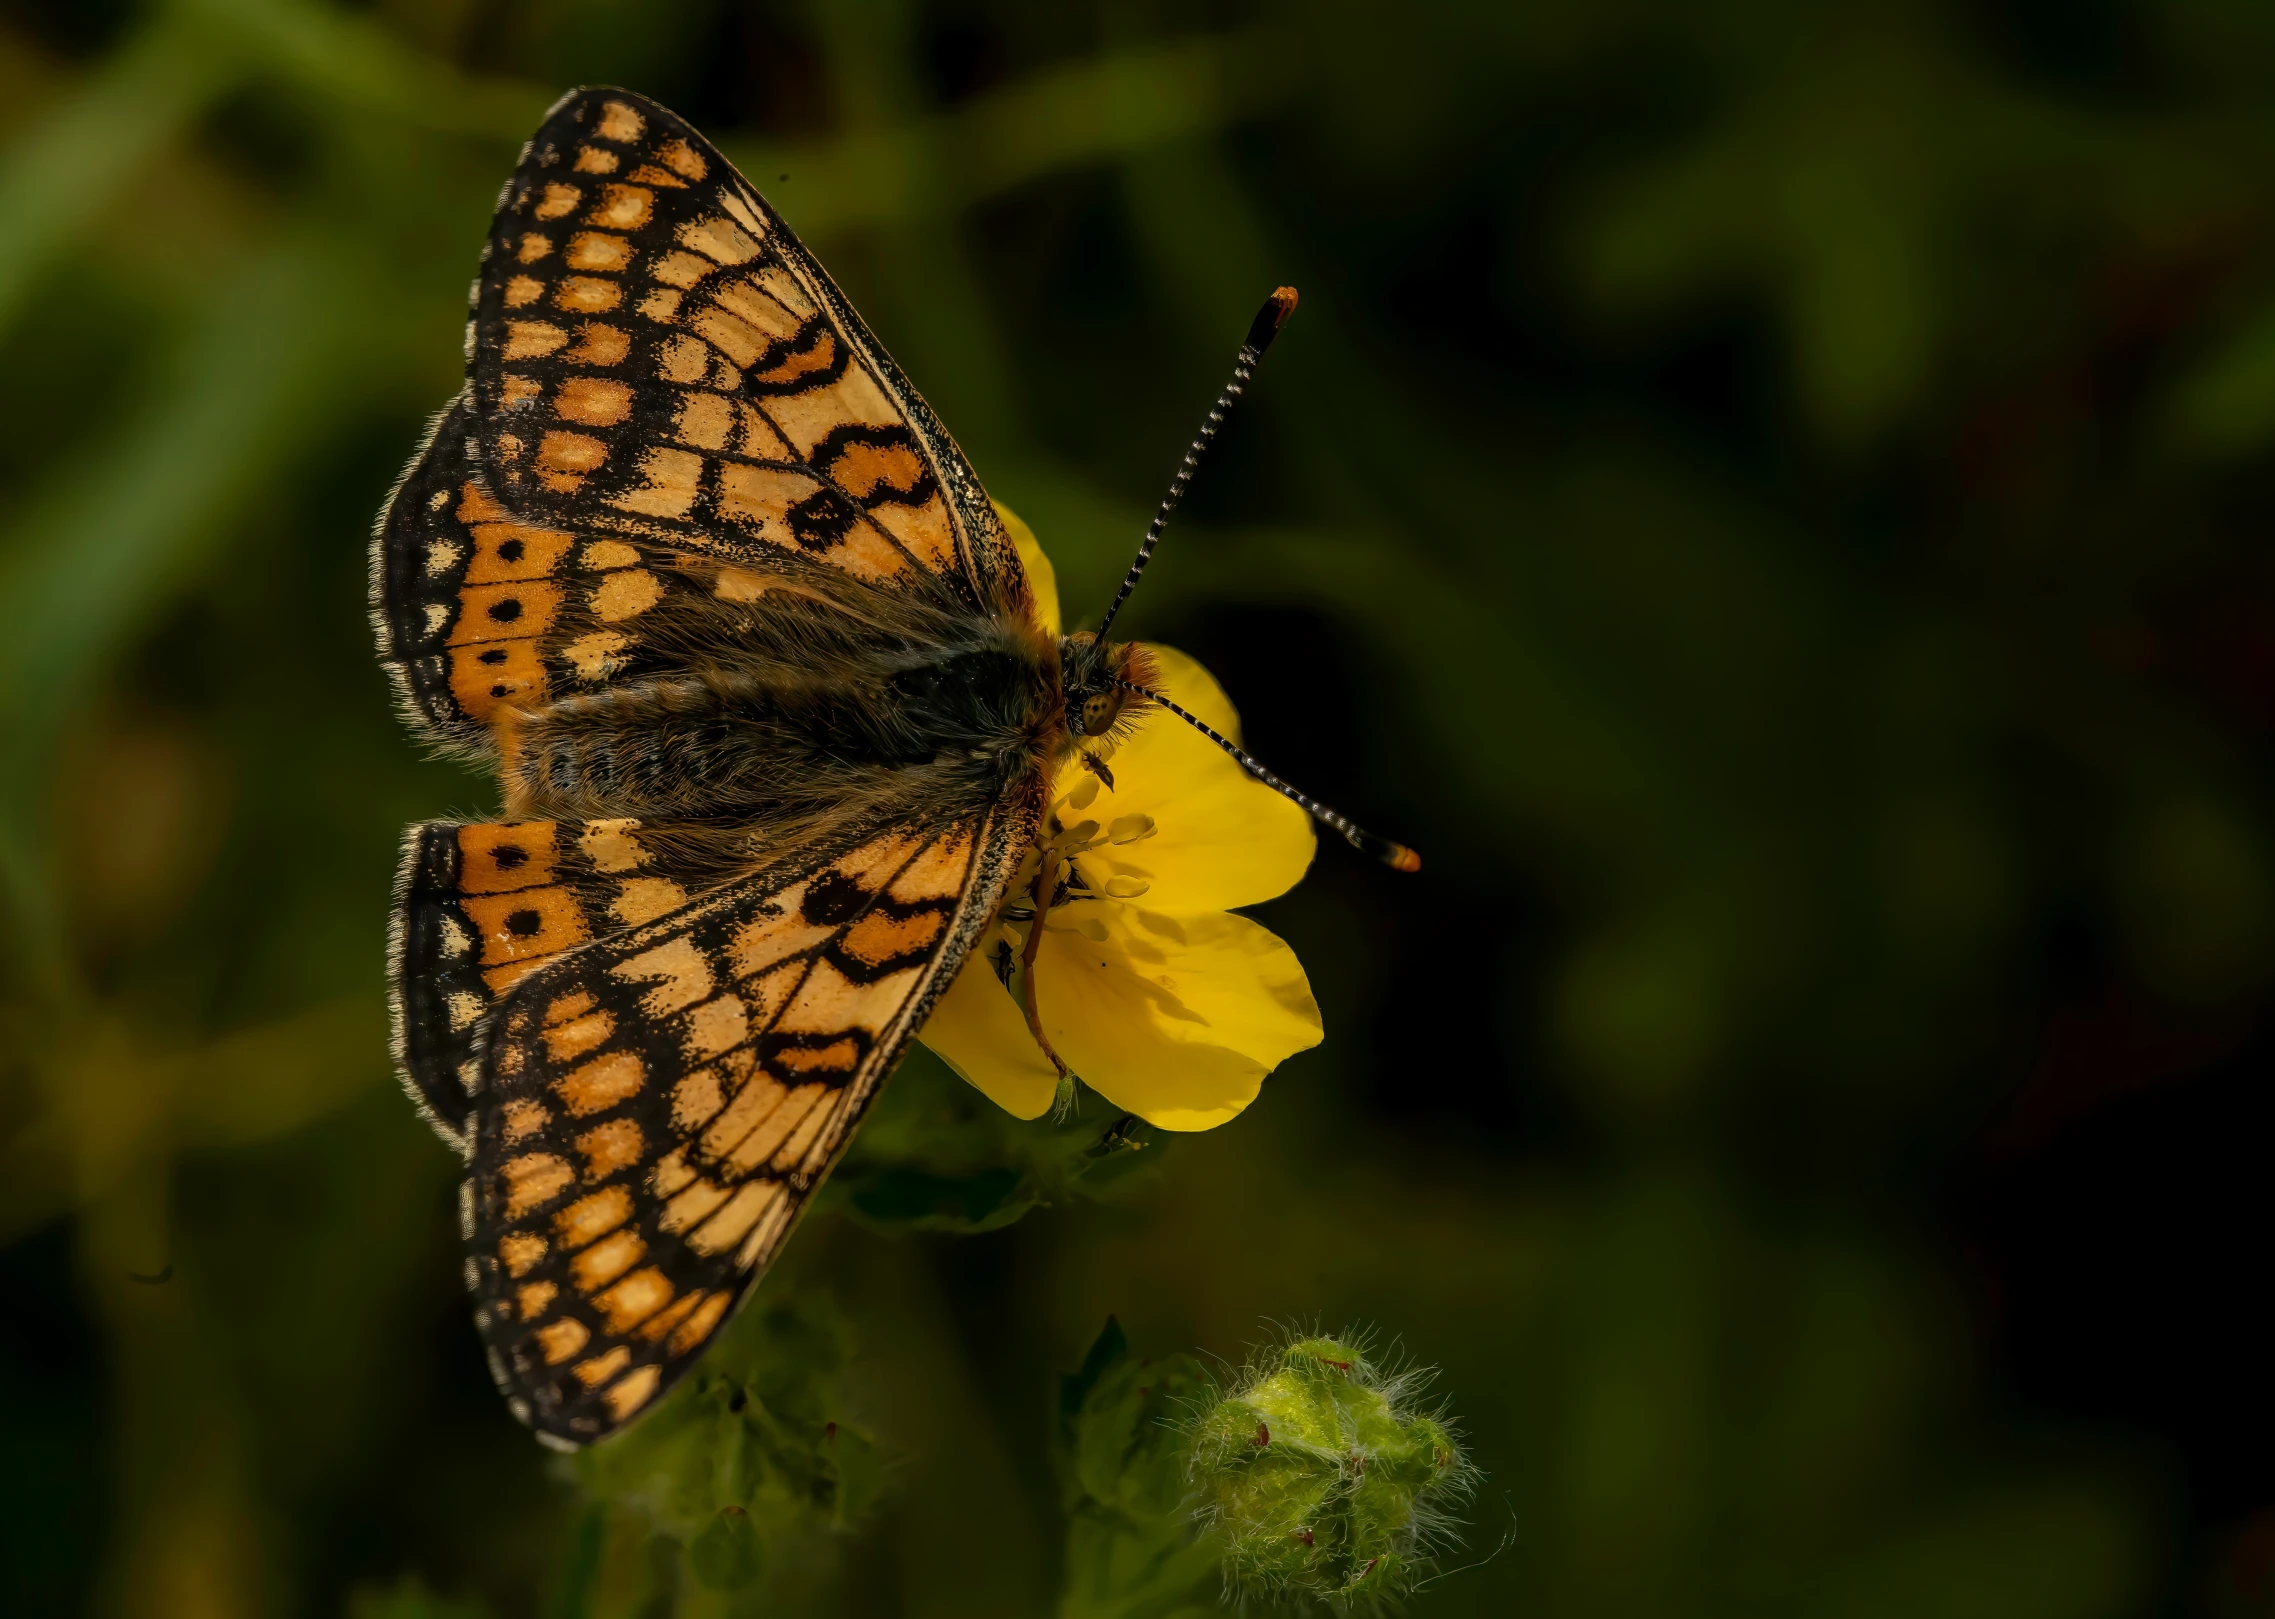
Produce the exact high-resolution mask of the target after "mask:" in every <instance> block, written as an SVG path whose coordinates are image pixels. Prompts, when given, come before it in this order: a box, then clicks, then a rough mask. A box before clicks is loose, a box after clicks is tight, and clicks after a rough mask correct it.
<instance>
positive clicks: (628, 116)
mask: <svg viewBox="0 0 2275 1619" xmlns="http://www.w3.org/2000/svg"><path fill="white" fill-rule="evenodd" d="M647 132H648V121H647V119H645V118H643V117H642V116H640V110H639V109H638V108H637V107H634V106H632V105H631V104H630V103H629V102H623V101H608V102H603V103H602V104H601V109H600V130H599V134H600V138H601V139H602V140H607V141H614V142H616V143H617V144H618V145H619V146H629V145H630V144H631V143H632V142H634V141H636V140H638V139H639V138H640V137H641V136H642V135H645V134H646V133H647Z"/></svg>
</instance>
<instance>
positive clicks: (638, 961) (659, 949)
mask: <svg viewBox="0 0 2275 1619" xmlns="http://www.w3.org/2000/svg"><path fill="white" fill-rule="evenodd" d="M608 971H609V974H610V976H611V977H615V978H621V979H623V980H625V981H626V982H627V983H653V984H654V985H655V986H656V987H655V988H653V989H651V990H649V991H648V992H647V993H646V994H645V995H643V996H641V997H640V1006H641V1009H642V1010H644V1011H645V1012H646V1013H647V1014H648V1016H650V1017H664V1016H667V1015H668V1014H670V1013H672V1012H676V1011H678V1010H679V1009H680V1008H681V1007H683V1006H693V1005H694V1004H695V1003H696V1002H697V1001H699V1000H702V999H703V998H704V997H706V996H708V995H709V994H710V993H711V990H712V978H711V964H710V963H709V962H708V961H705V960H704V959H703V952H702V951H701V950H699V949H697V948H696V947H695V942H694V941H693V940H692V939H689V938H687V937H686V936H685V935H682V936H681V937H679V938H676V939H670V940H666V941H665V942H664V943H662V944H659V945H657V946H656V947H655V948H654V949H652V950H644V951H642V952H641V953H640V954H638V955H636V956H634V957H632V958H631V959H630V960H627V961H620V962H618V963H617V964H616V965H614V966H613V967H611V968H609V969H608Z"/></svg>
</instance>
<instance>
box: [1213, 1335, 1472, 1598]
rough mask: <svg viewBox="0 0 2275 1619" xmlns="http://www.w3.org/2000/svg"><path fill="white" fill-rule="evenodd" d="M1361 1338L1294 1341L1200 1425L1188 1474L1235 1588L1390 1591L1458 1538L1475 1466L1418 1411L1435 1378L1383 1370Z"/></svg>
mask: <svg viewBox="0 0 2275 1619" xmlns="http://www.w3.org/2000/svg"><path fill="white" fill-rule="evenodd" d="M1365 1347H1366V1346H1365V1343H1364V1341H1363V1340H1361V1339H1359V1338H1357V1337H1354V1336H1352V1335H1349V1334H1346V1335H1345V1336H1343V1337H1341V1338H1299V1339H1296V1340H1294V1341H1293V1342H1290V1343H1288V1344H1286V1345H1284V1346H1283V1347H1281V1348H1280V1349H1278V1350H1277V1351H1275V1352H1273V1353H1270V1354H1268V1355H1266V1356H1264V1357H1263V1358H1261V1359H1259V1360H1258V1361H1256V1362H1254V1363H1252V1364H1251V1365H1250V1366H1249V1368H1248V1370H1247V1371H1246V1372H1244V1373H1243V1374H1242V1375H1241V1376H1240V1378H1239V1379H1238V1380H1237V1381H1236V1384H1235V1386H1234V1387H1232V1388H1231V1389H1229V1390H1225V1389H1219V1390H1217V1391H1216V1393H1215V1395H1214V1397H1213V1398H1212V1399H1210V1400H1209V1401H1208V1402H1207V1404H1206V1405H1205V1407H1204V1409H1203V1410H1202V1411H1201V1413H1200V1415H1199V1417H1198V1418H1197V1420H1196V1421H1195V1422H1194V1424H1193V1427H1192V1439H1191V1450H1190V1459H1189V1462H1188V1470H1187V1477H1188V1479H1189V1481H1190V1482H1191V1484H1192V1486H1193V1489H1194V1497H1195V1511H1196V1514H1197V1516H1198V1517H1199V1518H1200V1520H1201V1522H1202V1523H1203V1524H1205V1525H1206V1526H1208V1527H1209V1528H1210V1529H1212V1530H1213V1531H1214V1532H1215V1535H1216V1537H1217V1539H1218V1541H1219V1543H1220V1544H1221V1545H1222V1547H1223V1550H1224V1570H1225V1578H1226V1582H1227V1584H1228V1585H1229V1586H1230V1587H1231V1588H1232V1590H1233V1591H1234V1592H1236V1593H1238V1594H1240V1595H1244V1596H1245V1595H1255V1596H1279V1595H1303V1596H1312V1597H1321V1598H1328V1599H1331V1600H1335V1601H1339V1602H1344V1603H1351V1602H1359V1601H1367V1600H1370V1599H1373V1598H1376V1597H1383V1596H1390V1595H1395V1594H1397V1593H1399V1592H1402V1591H1406V1590H1409V1589H1411V1588H1412V1586H1413V1584H1414V1581H1415V1580H1416V1578H1417V1577H1419V1575H1420V1574H1421V1573H1422V1572H1423V1570H1424V1569H1425V1568H1426V1566H1427V1565H1428V1563H1429V1562H1430V1560H1431V1558H1432V1555H1433V1554H1434V1553H1435V1552H1437V1551H1439V1550H1442V1549H1444V1548H1445V1546H1446V1545H1447V1544H1448V1543H1450V1541H1451V1539H1452V1529H1453V1519H1452V1517H1451V1516H1450V1513H1451V1510H1452V1508H1453V1507H1455V1506H1456V1505H1458V1504H1459V1503H1460V1502H1461V1501H1462V1500H1463V1499H1464V1498H1465V1497H1466V1496H1467V1495H1468V1494H1469V1492H1470V1490H1471V1489H1472V1488H1473V1487H1474V1482H1475V1472H1474V1469H1473V1468H1472V1467H1471V1466H1470V1464H1469V1462H1468V1461H1467V1460H1466V1459H1465V1458H1464V1457H1463V1455H1462V1453H1461V1446H1460V1445H1459V1444H1458V1443H1457V1442H1456V1440H1455V1438H1454V1435H1453V1433H1452V1432H1451V1431H1450V1430H1449V1429H1448V1428H1447V1426H1446V1424H1445V1423H1444V1422H1443V1421H1442V1420H1441V1419H1440V1418H1439V1417H1438V1416H1437V1415H1436V1414H1434V1413H1425V1412H1420V1411H1417V1410H1415V1409H1414V1402H1415V1397H1416V1396H1417V1395H1418V1394H1419V1393H1420V1391H1421V1389H1422V1387H1423V1386H1424V1385H1425V1384H1426V1383H1427V1382H1428V1380H1429V1374H1428V1373H1427V1372H1421V1371H1413V1370H1407V1371H1401V1372H1396V1373H1390V1374H1385V1373H1384V1372H1382V1371H1380V1370H1378V1369H1377V1368H1376V1367H1375V1366H1374V1365H1373V1363H1372V1362H1370V1361H1369V1360H1368V1359H1367V1357H1366V1353H1365Z"/></svg>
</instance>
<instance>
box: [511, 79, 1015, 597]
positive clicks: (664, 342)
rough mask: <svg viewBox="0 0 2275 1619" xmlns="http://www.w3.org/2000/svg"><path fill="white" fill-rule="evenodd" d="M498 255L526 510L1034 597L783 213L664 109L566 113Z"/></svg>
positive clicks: (903, 578)
mask: <svg viewBox="0 0 2275 1619" xmlns="http://www.w3.org/2000/svg"><path fill="white" fill-rule="evenodd" d="M484 255H485V256H484V261H483V268H482V275H481V278H480V280H479V281H478V282H477V283H476V286H475V297H474V313H473V322H472V326H471V329H470V333H469V353H468V380H469V384H470V389H471V396H472V404H473V407H474V416H475V419H476V421H477V422H478V423H479V426H480V433H481V439H482V449H483V453H484V455H485V456H486V458H487V460H488V463H489V468H490V473H491V477H492V480H493V483H494V485H495V488H496V491H497V493H498V495H499V497H500V498H501V499H503V500H504V501H505V502H506V503H507V504H508V505H510V506H513V507H514V508H516V509H517V510H525V511H528V512H531V513H533V514H536V515H538V516H541V517H542V518H544V519H545V520H546V521H549V522H558V523H561V524H564V525H569V526H575V525H580V524H581V525H589V526H590V527H592V528H594V529H598V530H605V531H608V532H611V533H618V534H630V535H638V536H642V537H645V538H649V539H652V540H656V541H658V542H660V543H663V544H666V545H671V546H679V547H687V548H694V549H708V550H716V551H722V552H726V553H729V554H732V555H733V556H735V557H739V558H749V557H758V558H768V557H772V558H775V559H778V560H782V559H792V560H795V561H796V562H798V563H801V564H815V565H819V566H822V567H826V568H831V569H837V570H841V571H843V572H845V573H848V574H850V575H852V576H854V577H856V578H859V579H862V580H866V581H869V582H871V583H879V584H888V585H893V586H898V587H902V588H908V589H918V590H944V591H947V592H949V593H951V594H953V595H955V596H958V597H961V598H963V599H964V600H966V601H967V602H969V603H970V604H972V605H974V606H979V605H982V604H985V603H991V602H993V601H996V600H998V599H1000V597H1001V593H1002V592H1003V591H1004V590H1005V589H1006V588H1018V587H1017V585H1016V583H1015V582H1016V581H1018V580H1019V579H1020V572H1019V562H1018V557H1017V554H1016V552H1015V551H1014V550H1013V548H1012V546H1011V544H1010V542H1009V540H1008V538H1007V536H1006V535H1005V534H1004V532H1003V527H1002V523H1001V521H1000V520H999V519H998V518H997V517H996V515H995V513H994V510H993V509H992V508H991V507H990V506H989V504H988V502H987V499H986V496H985V495H984V494H983V493H982V492H981V489H980V486H979V482H978V480H977V479H976V478H975V477H974V476H973V474H972V471H971V468H970V466H969V465H968V464H967V463H966V462H965V460H964V457H963V455H962V453H961V452H960V451H959V450H958V449H957V448H956V446H955V444H954V443H953V442H952V441H951V440H950V439H949V437H948V435H947V433H946V432H945V431H944V430H943V429H942V428H941V426H940V424H939V421H938V420H937V419H936V418H935V417H934V416H933V414H932V412H931V411H930V409H928V408H927V407H926V406H925V404H924V402H923V400H922V399H920V398H919V397H917V395H916V392H915V390H914V389H912V388H911V387H910V386H909V384H908V381H907V379H906V378H905V377H903V376H902V375H901V373H900V371H899V368H898V367H896V366H895V365H894V364H893V362H892V361H891V360H890V359H889V358H888V357H887V356H886V355H885V353H884V351H883V350H882V349H881V348H880V347H879V346H878V344H877V342H876V340H875V339H874V338H872V337H871V336H870V335H869V332H868V330H867V328H865V327H864V326H863V325H862V323H861V320H860V318H859V317H858V316H857V315H855V314H854V313H853V311H852V309H851V307H850V306H848V305H847V303H846V302H845V299H844V297H843V295H842V294H840V293H839V292H838V290H837V288H836V287H835V286H834V285H833V284H832V283H831V281H830V279H829V277H828V276H827V275H826V274H825V273H823V271H822V269H821V267H820V266H819V265H818V264H816V263H815V262H814V260H813V258H812V257H811V256H810V255H809V254H808V253H807V252H806V251H805V249H804V248H803V247H802V246H800V245H799V243H798V239H797V238H796V236H794V235H793V234H792V233H791V231H790V228H789V227H788V226H787V225H785V224H784V223H783V222H782V219H781V217H780V216H779V215H777V214H776V213H775V212H774V210H773V209H772V208H771V207H769V206H768V205H767V203H766V201H765V199H763V198H762V197H760V196H759V194H758V193H757V192H756V191H755V190H753V189H752V188H751V187H750V185H749V184H748V183H747V182H745V181H744V180H743V178H742V177H741V176H740V175H739V174H737V173H736V172H735V170H734V168H733V166H732V165H731V164H729V163H728V162H727V160H726V159H725V158H724V157H722V156H721V155H720V154H719V152H718V150H717V149H716V148H714V147H713V146H712V145H711V144H710V143H709V142H708V141H706V140H705V139H704V138H703V137H702V136H701V135H699V134H698V133H696V131H695V130H694V129H692V128H690V127H689V126H688V125H687V124H685V123H684V122H682V121H681V120H680V119H679V118H677V117H676V116H674V115H673V114H672V113H670V112H668V111H666V110H665V109H664V108H662V107H659V106H657V105H655V104H654V103H653V102H651V101H647V100H644V99H643V98H641V97H639V96H635V95H632V94H630V93H629V92H626V91H621V90H581V91H577V92H574V93H572V94H571V95H569V96H567V97H565V98H564V99H563V100H562V101H561V102H560V103H559V104H558V105H557V106H555V107H554V109H553V110H552V112H551V113H550V114H548V115H547V117H546V120H545V123H544V125H543V127H541V128H540V129H539V130H538V132H537V134H536V136H535V138H533V139H532V140H531V141H530V143H529V146H528V149H527V150H526V151H525V152H524V154H523V157H522V161H521V165H520V167H519V168H518V169H517V170H516V171H515V173H514V176H513V178H512V180H510V181H509V182H507V185H506V189H505V193H504V196H503V197H502V199H501V201H500V205H499V208H498V213H497V218H496V220H495V222H494V224H493V225H492V227H491V232H490V239H489V244H488V246H487V247H486V249H485V250H484Z"/></svg>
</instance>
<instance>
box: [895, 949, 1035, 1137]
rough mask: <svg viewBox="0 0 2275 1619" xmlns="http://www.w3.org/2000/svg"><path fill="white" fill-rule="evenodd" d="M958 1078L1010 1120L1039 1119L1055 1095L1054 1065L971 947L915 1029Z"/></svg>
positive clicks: (1016, 1004)
mask: <svg viewBox="0 0 2275 1619" xmlns="http://www.w3.org/2000/svg"><path fill="white" fill-rule="evenodd" d="M916 1037H917V1038H918V1039H919V1040H922V1041H923V1042H924V1043H925V1044H926V1045H928V1046H930V1047H931V1048H932V1050H933V1052H934V1053H935V1054H936V1055H937V1056H938V1057H939V1058H940V1060H941V1061H942V1062H944V1063H946V1064H947V1065H948V1066H949V1067H950V1068H953V1069H954V1070H956V1073H957V1074H958V1075H959V1076H960V1077H961V1078H962V1079H963V1080H964V1082H965V1083H966V1084H968V1085H970V1086H972V1087H973V1088H974V1089H975V1090H977V1091H978V1092H979V1093H980V1094H981V1095H983V1096H985V1097H986V1098H987V1099H988V1100H989V1101H991V1102H993V1103H994V1104H995V1105H996V1106H997V1107H1000V1108H1001V1109H1003V1111H1004V1112H1006V1113H1008V1114H1010V1115H1011V1116H1012V1117H1013V1118H1015V1119H1039V1118H1041V1117H1042V1116H1043V1114H1044V1113H1046V1112H1048V1111H1049V1109H1050V1105H1051V1103H1052V1101H1053V1100H1054V1099H1055V1098H1056V1097H1057V1096H1058V1070H1057V1069H1055V1068H1053V1067H1052V1066H1051V1062H1050V1059H1049V1058H1048V1057H1046V1056H1044V1055H1043V1051H1042V1048H1041V1047H1040V1046H1038V1045H1036V1044H1035V1037H1034V1036H1033V1035H1031V1034H1029V1033H1028V1032H1027V1018H1026V1014H1025V1013H1023V1012H1021V1011H1020V1010H1019V1004H1018V1003H1017V1002H1016V1001H1014V1000H1013V999H1012V998H1011V992H1010V991H1009V990H1007V989H1005V988H1004V987H1003V985H1002V984H1001V983H1000V982H999V981H998V980H997V979H996V976H995V970H994V969H993V968H992V967H990V966H989V965H988V964H987V963H986V962H985V961H982V960H981V959H980V953H979V952H978V951H976V950H975V951H973V952H972V955H971V959H969V960H968V961H966V962H965V963H964V970H963V971H962V972H960V973H958V974H957V975H956V981H955V982H954V983H952V984H950V985H949V986H948V993H947V994H945V995H943V996H941V997H940V999H939V1000H938V1001H936V1002H934V1003H933V1007H932V1015H931V1017H929V1018H927V1019H926V1020H925V1024H924V1027H923V1028H922V1029H920V1030H918V1031H917V1036H916Z"/></svg>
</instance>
